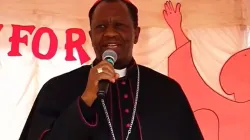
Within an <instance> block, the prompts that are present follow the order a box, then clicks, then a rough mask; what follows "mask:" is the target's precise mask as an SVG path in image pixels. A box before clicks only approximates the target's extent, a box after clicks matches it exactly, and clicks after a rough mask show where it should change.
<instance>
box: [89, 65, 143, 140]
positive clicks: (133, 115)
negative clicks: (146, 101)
mask: <svg viewBox="0 0 250 140" xmlns="http://www.w3.org/2000/svg"><path fill="white" fill-rule="evenodd" d="M136 66H137V87H136V95H135V104H134V108H133V113H132V118H131V122H130V126H129V129H128V134H127V137H126V140H128V138H129V135H130V133H131V130H132V126H133V124H134V120H135V114H136V107H137V102H138V96H139V89H140V70H139V67H138V65H136ZM92 67H93V65H92ZM101 102H102V106H103V109H104V112H105V115H106V119H107V121H108V125H109V128H110V131H111V134H112V137H113V140H116V139H115V134H114V130H113V128H112V124H111V121H110V118H109V114H108V110H107V107H106V105H105V102H104V99H101Z"/></svg>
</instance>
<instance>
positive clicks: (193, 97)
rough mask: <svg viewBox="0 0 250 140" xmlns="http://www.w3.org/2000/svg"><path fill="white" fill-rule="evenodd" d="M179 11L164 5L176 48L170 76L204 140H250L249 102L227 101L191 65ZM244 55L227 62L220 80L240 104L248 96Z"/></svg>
mask: <svg viewBox="0 0 250 140" xmlns="http://www.w3.org/2000/svg"><path fill="white" fill-rule="evenodd" d="M180 9H181V4H179V3H178V4H177V5H176V7H173V5H172V2H170V1H167V2H166V3H165V4H164V10H163V15H164V18H165V20H166V22H167V24H168V25H169V27H170V28H171V30H172V32H173V35H174V39H175V46H176V50H175V51H174V52H173V53H172V54H171V55H170V56H169V58H168V65H169V66H168V68H169V69H168V73H169V76H170V77H172V78H173V79H175V80H176V81H178V82H179V83H180V84H181V86H182V88H183V90H184V91H185V94H186V96H187V98H188V100H189V102H190V104H191V107H192V109H193V111H194V114H195V117H196V119H197V121H198V123H199V126H200V128H201V130H202V133H203V135H204V138H205V140H250V102H241V103H240V102H237V101H232V100H229V99H227V98H225V97H223V96H221V95H220V94H218V93H217V92H216V91H214V90H213V89H212V88H211V87H210V86H209V85H207V84H206V83H205V81H204V80H203V79H202V77H201V76H200V75H199V73H198V71H197V69H196V67H195V65H194V62H193V58H192V48H191V40H189V39H188V38H187V37H186V35H185V34H184V32H183V30H182V27H181V22H182V15H181V11H180ZM244 52H245V54H244V53H241V54H239V55H235V57H236V56H238V57H237V58H235V59H234V58H231V59H229V61H228V62H227V63H226V64H225V66H224V68H223V69H222V72H221V77H220V79H221V85H222V87H223V89H224V90H225V91H226V92H227V93H228V94H235V97H236V100H237V98H238V99H239V100H241V101H246V100H248V99H249V94H250V92H249V88H250V85H249V80H250V77H249V72H250V69H249V68H250V67H249V64H250V61H249V60H250V59H249V57H250V56H249V55H250V54H249V51H248V54H246V53H247V50H245V51H244ZM247 62H248V63H249V64H248V63H247ZM243 63H244V64H243ZM245 68H246V70H242V69H245ZM239 69H241V70H239ZM231 72H232V73H231ZM247 72H248V73H247ZM230 73H231V74H230ZM232 74H234V75H232ZM242 77H244V79H241V78H242ZM244 81H246V82H244ZM247 81H248V82H247ZM241 83H244V84H241ZM247 83H248V85H247ZM247 87H248V89H247Z"/></svg>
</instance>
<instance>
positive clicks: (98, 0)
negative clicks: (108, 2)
mask: <svg viewBox="0 0 250 140" xmlns="http://www.w3.org/2000/svg"><path fill="white" fill-rule="evenodd" d="M101 1H103V0H97V1H96V2H95V3H94V4H93V5H96V4H98V3H99V2H101ZM123 1H125V2H128V3H131V2H130V0H123Z"/></svg>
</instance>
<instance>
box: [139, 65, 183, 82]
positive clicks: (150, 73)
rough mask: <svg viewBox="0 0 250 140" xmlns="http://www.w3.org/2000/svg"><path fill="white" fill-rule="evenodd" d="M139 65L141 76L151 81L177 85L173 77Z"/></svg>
mask: <svg viewBox="0 0 250 140" xmlns="http://www.w3.org/2000/svg"><path fill="white" fill-rule="evenodd" d="M139 67H140V70H141V71H140V72H141V73H142V75H143V77H144V78H146V79H148V80H150V81H151V82H156V83H164V84H165V85H166V84H171V85H179V84H178V82H177V81H176V80H174V79H173V78H171V77H169V76H167V75H164V74H162V73H160V72H158V71H156V70H153V69H151V68H149V67H146V66H143V65H139Z"/></svg>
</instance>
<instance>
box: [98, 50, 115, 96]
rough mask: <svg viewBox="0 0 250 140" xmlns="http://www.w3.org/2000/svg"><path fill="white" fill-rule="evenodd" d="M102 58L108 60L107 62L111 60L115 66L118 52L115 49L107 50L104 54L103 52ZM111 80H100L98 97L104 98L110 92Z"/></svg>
mask: <svg viewBox="0 0 250 140" xmlns="http://www.w3.org/2000/svg"><path fill="white" fill-rule="evenodd" d="M102 59H103V60H106V61H107V62H109V63H110V64H112V65H113V66H114V64H115V62H116V60H117V54H116V52H115V51H113V50H106V51H105V52H104V53H103V54H102ZM109 84H110V82H109V80H100V81H99V83H98V92H97V97H98V98H101V99H104V98H105V95H106V94H107V92H108V88H109Z"/></svg>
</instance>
